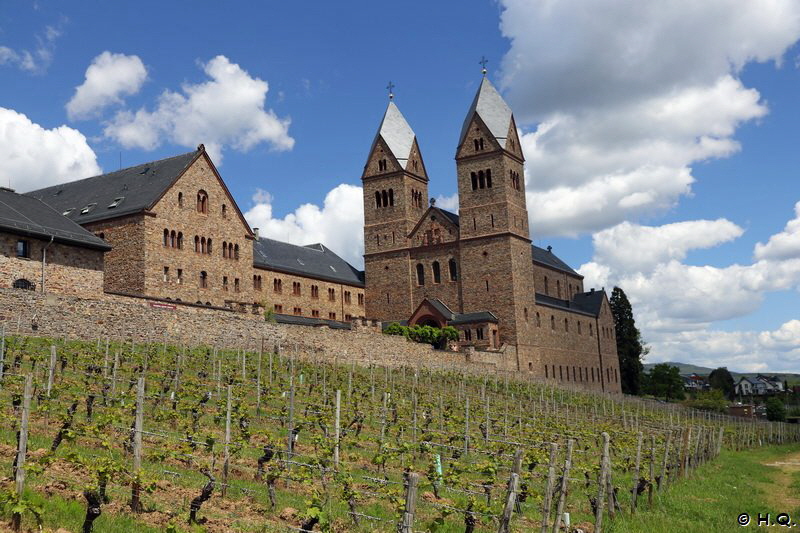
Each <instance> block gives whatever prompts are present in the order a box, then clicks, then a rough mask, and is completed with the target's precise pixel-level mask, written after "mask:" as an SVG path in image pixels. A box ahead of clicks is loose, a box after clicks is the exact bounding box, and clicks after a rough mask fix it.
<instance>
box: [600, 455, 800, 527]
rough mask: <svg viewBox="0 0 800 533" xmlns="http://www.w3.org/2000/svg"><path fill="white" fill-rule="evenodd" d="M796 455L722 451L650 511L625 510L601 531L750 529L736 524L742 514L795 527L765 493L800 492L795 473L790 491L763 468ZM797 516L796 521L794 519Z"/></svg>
mask: <svg viewBox="0 0 800 533" xmlns="http://www.w3.org/2000/svg"><path fill="white" fill-rule="evenodd" d="M798 452H800V446H798V445H796V444H794V445H784V446H773V447H768V448H761V449H755V450H749V451H744V452H732V451H723V452H722V454H721V455H720V456H719V458H718V459H717V460H715V461H714V462H713V463H710V464H706V465H703V466H701V467H700V468H699V469H698V470H697V471H696V472H694V473H693V474H692V476H691V478H689V479H687V480H682V481H679V482H676V483H675V484H673V485H672V486H670V487H669V488H668V489H667V490H666V491H665V492H664V493H663V494H661V495H660V496H656V499H655V500H654V504H653V508H652V509H647V505H646V504H645V505H643V506H642V507H640V509H639V510H638V512H637V514H636V515H633V516H631V515H630V512H629V510H626V512H625V513H623V515H622V516H620V515H618V516H617V517H615V519H614V520H612V521H609V522H606V523H604V528H603V529H604V531H608V532H610V533H612V532H618V533H637V532H642V533H673V532H676V531H681V532H695V531H697V532H701V531H702V532H704V533H707V532H711V533H713V532H720V533H727V532H730V531H737V530H740V529H755V528H756V527H757V526H756V524H755V520H752V521H751V524H750V525H749V527H747V528H742V527H740V526H739V525H738V524H737V517H738V516H739V515H740V514H741V513H748V514H749V515H750V516H751V517H755V516H757V515H758V513H761V514H765V513H771V514H772V516H773V517H774V516H776V515H777V514H778V513H781V512H786V513H789V514H790V515H791V516H792V517H793V520H794V521H796V522H798V523H800V509H776V508H774V505H771V504H770V494H778V493H779V492H778V491H784V492H785V491H786V490H787V489H788V488H791V489H795V490H796V489H798V488H800V472H798V473H794V474H793V475H792V476H791V481H792V483H791V484H790V485H789V487H785V486H781V484H780V483H777V482H776V479H775V478H776V474H777V473H778V471H777V469H776V468H775V467H769V466H765V465H764V464H763V463H766V462H771V461H775V460H780V459H782V458H784V457H785V456H787V455H789V454H792V453H795V454H796V453H798ZM795 516H796V518H794V517H795Z"/></svg>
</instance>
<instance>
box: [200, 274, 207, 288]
mask: <svg viewBox="0 0 800 533" xmlns="http://www.w3.org/2000/svg"><path fill="white" fill-rule="evenodd" d="M200 288H201V289H206V288H208V274H207V273H206V271H205V270H203V271H202V272H200Z"/></svg>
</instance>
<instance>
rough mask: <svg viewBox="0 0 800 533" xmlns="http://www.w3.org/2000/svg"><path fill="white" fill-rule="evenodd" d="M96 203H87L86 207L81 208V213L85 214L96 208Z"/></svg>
mask: <svg viewBox="0 0 800 533" xmlns="http://www.w3.org/2000/svg"><path fill="white" fill-rule="evenodd" d="M96 205H97V204H96V203H94V204H89V205H87V206H86V207H84V208H83V209H81V215H85V214H87V213H89V211H91V210H92V209H94V207H95V206H96Z"/></svg>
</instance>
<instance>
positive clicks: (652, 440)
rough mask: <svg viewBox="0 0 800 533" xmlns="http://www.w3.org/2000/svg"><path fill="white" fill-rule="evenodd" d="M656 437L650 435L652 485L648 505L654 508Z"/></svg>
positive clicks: (649, 488)
mask: <svg viewBox="0 0 800 533" xmlns="http://www.w3.org/2000/svg"><path fill="white" fill-rule="evenodd" d="M655 464H656V436H655V435H650V485H649V486H648V487H647V505H649V506H650V507H652V506H653V483H655Z"/></svg>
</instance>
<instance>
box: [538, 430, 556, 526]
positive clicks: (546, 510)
mask: <svg viewBox="0 0 800 533" xmlns="http://www.w3.org/2000/svg"><path fill="white" fill-rule="evenodd" d="M557 455H558V444H556V443H555V442H551V443H550V462H549V466H548V468H547V488H545V491H544V504H543V506H542V530H541V533H547V526H548V525H549V523H550V507H551V506H552V505H553V484H554V483H555V482H556V456H557Z"/></svg>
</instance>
